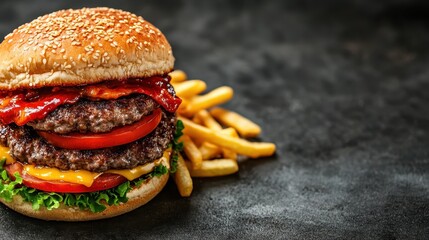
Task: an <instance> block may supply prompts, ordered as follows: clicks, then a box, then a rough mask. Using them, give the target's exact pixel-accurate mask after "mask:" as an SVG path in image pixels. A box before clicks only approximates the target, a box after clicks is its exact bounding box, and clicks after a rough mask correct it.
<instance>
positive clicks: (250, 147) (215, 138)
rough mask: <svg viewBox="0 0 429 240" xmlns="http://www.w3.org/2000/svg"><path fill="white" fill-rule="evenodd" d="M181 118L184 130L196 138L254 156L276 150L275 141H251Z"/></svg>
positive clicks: (262, 155)
mask: <svg viewBox="0 0 429 240" xmlns="http://www.w3.org/2000/svg"><path fill="white" fill-rule="evenodd" d="M179 119H180V120H181V121H182V122H183V124H184V125H185V129H184V130H183V132H184V133H185V134H187V135H189V136H191V137H194V138H198V137H199V138H203V139H204V140H205V141H207V142H210V143H213V144H216V145H218V146H221V147H224V148H227V149H230V150H233V151H234V152H236V153H239V154H242V155H245V156H249V157H252V158H258V157H266V156H271V155H273V154H274V152H275V151H276V146H275V145H274V144H273V143H263V142H249V141H246V140H244V139H239V138H233V137H230V136H225V135H223V134H222V133H219V132H216V131H213V130H211V129H208V128H206V127H203V126H200V125H198V124H196V123H194V122H192V121H191V120H188V119H186V118H183V117H179Z"/></svg>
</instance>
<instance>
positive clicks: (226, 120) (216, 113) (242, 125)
mask: <svg viewBox="0 0 429 240" xmlns="http://www.w3.org/2000/svg"><path fill="white" fill-rule="evenodd" d="M210 113H211V114H212V115H213V117H214V118H216V119H217V120H218V121H220V122H221V123H222V124H224V125H225V126H228V127H233V128H235V129H237V131H238V133H239V134H240V135H241V136H243V137H246V138H247V137H256V136H258V135H259V134H260V133H261V128H260V127H259V126H258V125H257V124H256V123H254V122H252V121H250V120H249V119H247V118H245V117H243V116H241V115H240V114H238V113H235V112H232V111H228V110H225V109H223V108H219V107H217V108H214V109H212V110H211V111H210Z"/></svg>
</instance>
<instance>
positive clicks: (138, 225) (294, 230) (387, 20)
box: [0, 0, 429, 239]
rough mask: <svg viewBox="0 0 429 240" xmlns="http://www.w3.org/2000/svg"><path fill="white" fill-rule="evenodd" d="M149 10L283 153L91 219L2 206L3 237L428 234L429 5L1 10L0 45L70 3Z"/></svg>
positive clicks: (191, 62) (184, 65)
mask: <svg viewBox="0 0 429 240" xmlns="http://www.w3.org/2000/svg"><path fill="white" fill-rule="evenodd" d="M81 6H111V7H115V8H121V9H124V10H129V11H132V12H134V13H136V14H138V15H142V16H143V17H144V18H146V19H147V20H149V21H150V22H152V23H154V24H155V25H156V26H158V27H159V28H160V29H161V30H162V31H163V32H164V33H165V35H166V36H167V38H168V39H169V40H170V42H171V44H172V46H173V50H174V54H175V57H176V59H177V61H176V66H177V68H179V69H183V70H185V71H186V72H187V73H188V74H189V76H190V77H191V78H201V79H204V80H205V81H207V83H208V85H209V88H210V89H212V88H215V87H217V86H221V85H229V86H232V87H233V88H234V89H235V98H234V100H233V101H232V102H230V103H229V104H228V105H227V107H229V108H232V109H235V110H237V111H238V112H240V113H242V114H244V115H246V116H248V117H250V118H251V119H253V120H255V121H256V122H257V123H259V124H261V125H262V127H263V130H264V132H263V134H262V136H261V140H263V141H272V142H275V143H276V144H277V147H278V151H277V155H276V156H274V157H271V158H267V159H257V160H249V161H246V162H243V163H241V164H240V172H239V173H238V174H236V175H233V176H228V177H221V178H214V179H195V181H194V186H195V189H194V192H193V194H192V197H190V198H181V197H179V194H178V193H177V190H176V188H175V186H174V184H173V183H172V182H170V183H169V184H168V186H167V187H166V188H165V189H164V191H163V192H162V193H161V194H160V195H159V196H158V197H156V198H155V199H154V200H153V201H152V202H150V203H149V204H147V205H146V206H144V207H142V208H139V209H138V210H136V211H134V212H132V213H130V214H126V215H123V216H120V217H117V218H113V219H109V220H103V221H95V222H87V223H55V222H44V221H39V220H34V219H30V218H27V217H23V216H21V215H19V214H16V213H14V212H12V211H10V210H9V209H7V208H5V207H3V206H2V207H0V221H1V222H0V238H1V239H39V238H43V239H53V238H56V239H68V238H76V239H77V238H79V239H122V238H126V239H141V238H152V239H157V238H159V237H163V238H177V239H183V238H184V237H190V238H195V239H200V238H207V239H213V238H229V239H241V238H253V239H260V238H262V237H265V238H268V239H273V238H288V239H333V238H339V239H368V238H378V239H414V238H415V239H428V238H429V147H428V146H429V134H428V133H429V110H428V105H429V94H428V93H427V92H428V90H429V79H428V77H429V68H428V66H429V47H428V46H429V5H428V4H426V3H425V1H405V0H404V1H369V0H368V1H298V0H296V1H280V0H279V1H226V0H225V1H220V0H219V1H199V0H194V1H183V0H182V1H173V0H170V1H156V0H153V1H103V2H99V1H90V2H89V3H84V2H79V1H17V0H14V1H9V2H7V3H6V2H5V1H2V2H1V3H0V36H4V35H6V34H7V33H8V32H10V31H12V30H13V29H14V28H16V27H18V26H19V25H20V24H22V23H24V22H27V21H30V20H31V19H34V18H35V17H37V16H39V15H42V14H45V13H48V12H51V11H54V10H57V9H63V8H70V7H73V8H78V7H81Z"/></svg>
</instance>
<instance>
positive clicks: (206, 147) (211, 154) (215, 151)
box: [199, 142, 221, 160]
mask: <svg viewBox="0 0 429 240" xmlns="http://www.w3.org/2000/svg"><path fill="white" fill-rule="evenodd" d="M199 150H200V152H201V156H202V157H203V160H209V159H213V158H215V157H217V156H219V155H220V153H221V149H220V148H219V147H218V146H216V145H214V144H211V143H209V142H203V143H202V144H201V146H200V148H199Z"/></svg>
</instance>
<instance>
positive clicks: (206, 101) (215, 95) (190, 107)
mask: <svg viewBox="0 0 429 240" xmlns="http://www.w3.org/2000/svg"><path fill="white" fill-rule="evenodd" d="M233 94H234V92H233V90H232V88H230V87H219V88H216V89H215V90H213V91H211V92H209V93H207V94H205V95H202V96H195V97H193V98H191V100H190V101H189V102H188V104H187V106H186V108H185V109H184V110H182V111H179V113H181V114H184V115H186V116H192V115H194V114H195V113H196V112H198V111H200V110H202V109H207V108H211V107H214V106H216V105H218V104H222V103H225V102H227V101H228V100H230V99H231V98H232V96H233Z"/></svg>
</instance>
